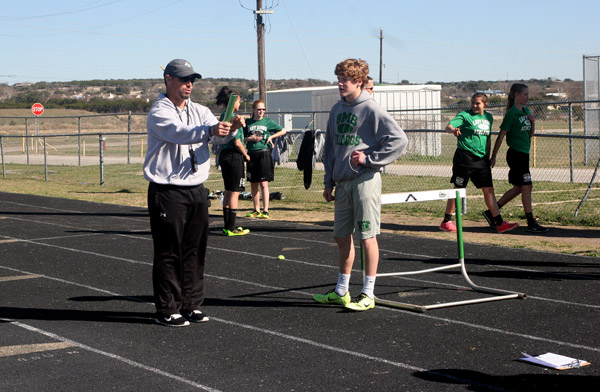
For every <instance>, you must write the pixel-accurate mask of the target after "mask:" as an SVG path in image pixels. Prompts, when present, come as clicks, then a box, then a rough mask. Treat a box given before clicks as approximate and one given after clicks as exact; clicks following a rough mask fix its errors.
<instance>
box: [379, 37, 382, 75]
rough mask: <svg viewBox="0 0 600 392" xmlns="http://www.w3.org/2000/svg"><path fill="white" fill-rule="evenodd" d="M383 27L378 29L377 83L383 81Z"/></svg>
mask: <svg viewBox="0 0 600 392" xmlns="http://www.w3.org/2000/svg"><path fill="white" fill-rule="evenodd" d="M382 73H383V29H379V84H382V83H383V76H382Z"/></svg>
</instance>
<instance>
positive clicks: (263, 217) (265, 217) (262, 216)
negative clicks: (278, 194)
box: [257, 211, 271, 219]
mask: <svg viewBox="0 0 600 392" xmlns="http://www.w3.org/2000/svg"><path fill="white" fill-rule="evenodd" d="M257 218H262V219H271V217H270V216H269V211H263V212H261V213H260V216H257Z"/></svg>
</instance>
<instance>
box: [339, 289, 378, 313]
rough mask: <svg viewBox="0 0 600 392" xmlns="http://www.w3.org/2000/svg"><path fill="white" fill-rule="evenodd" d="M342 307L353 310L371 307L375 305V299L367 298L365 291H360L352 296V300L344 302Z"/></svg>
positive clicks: (359, 310)
mask: <svg viewBox="0 0 600 392" xmlns="http://www.w3.org/2000/svg"><path fill="white" fill-rule="evenodd" d="M344 307H345V308H346V309H348V310H353V311H355V312H361V311H363V310H369V309H373V308H374V307H375V299H374V298H369V296H368V295H367V294H365V293H360V295H359V296H358V297H356V298H354V299H353V300H352V302H350V303H347V304H345V305H344Z"/></svg>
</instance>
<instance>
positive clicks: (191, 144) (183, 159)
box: [144, 94, 235, 186]
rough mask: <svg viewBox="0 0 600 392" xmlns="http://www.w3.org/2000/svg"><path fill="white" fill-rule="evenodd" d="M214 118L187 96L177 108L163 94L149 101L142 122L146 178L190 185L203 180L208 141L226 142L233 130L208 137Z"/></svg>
mask: <svg viewBox="0 0 600 392" xmlns="http://www.w3.org/2000/svg"><path fill="white" fill-rule="evenodd" d="M218 122H219V120H217V119H216V118H215V116H214V115H213V114H212V113H211V112H210V110H209V109H208V108H207V107H205V106H202V105H199V104H197V103H195V102H192V101H191V100H189V99H188V101H187V104H186V106H185V107H184V109H183V110H180V109H179V108H177V107H175V105H173V102H171V100H170V99H169V98H167V96H166V95H165V94H160V95H159V96H158V98H157V99H156V100H155V101H154V103H152V108H151V109H150V112H149V113H148V120H147V122H146V127H147V128H148V152H147V153H146V159H145V160H144V177H145V178H146V180H148V181H151V182H154V183H157V184H169V185H179V186H194V185H199V184H202V183H203V182H204V181H206V179H207V178H208V172H209V170H210V151H209V149H208V143H211V144H223V143H227V142H228V141H230V140H231V139H232V138H233V135H234V134H235V133H230V134H229V135H227V136H225V137H220V136H212V137H211V136H210V135H209V128H210V127H211V126H214V125H216V124H218ZM190 148H191V150H192V152H193V153H194V155H195V157H196V162H197V163H198V170H196V171H193V170H192V166H191V159H190V158H191V156H190Z"/></svg>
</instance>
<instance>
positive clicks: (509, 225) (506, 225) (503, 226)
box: [496, 221, 519, 233]
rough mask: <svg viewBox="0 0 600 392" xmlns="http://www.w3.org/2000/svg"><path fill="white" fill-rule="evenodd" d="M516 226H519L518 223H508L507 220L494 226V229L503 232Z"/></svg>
mask: <svg viewBox="0 0 600 392" xmlns="http://www.w3.org/2000/svg"><path fill="white" fill-rule="evenodd" d="M517 226H519V224H518V223H508V222H507V221H504V222H502V224H501V225H500V226H496V229H497V230H498V233H505V232H507V231H510V230H512V229H516V228H517Z"/></svg>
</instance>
